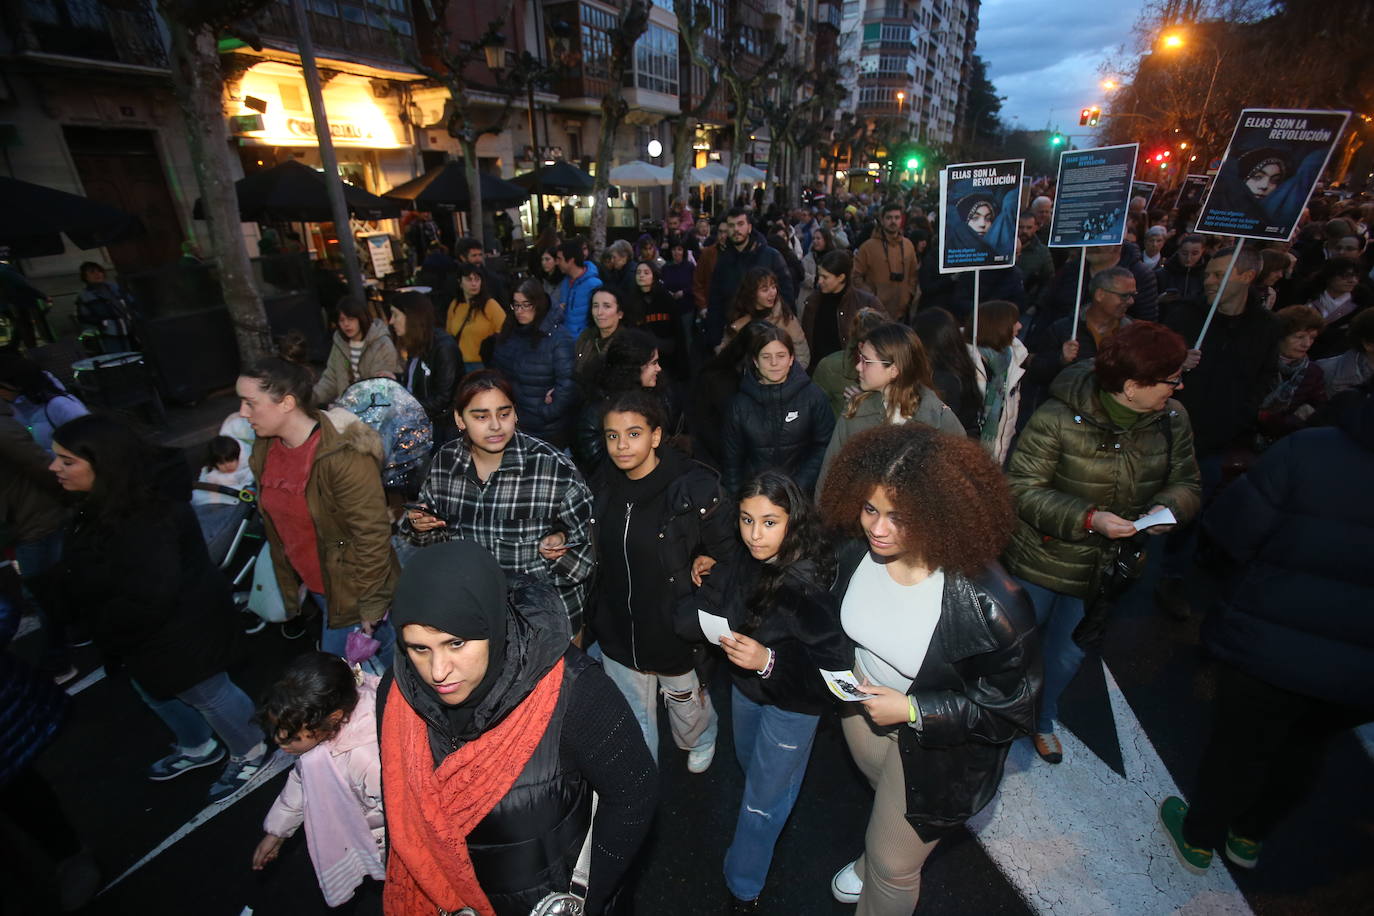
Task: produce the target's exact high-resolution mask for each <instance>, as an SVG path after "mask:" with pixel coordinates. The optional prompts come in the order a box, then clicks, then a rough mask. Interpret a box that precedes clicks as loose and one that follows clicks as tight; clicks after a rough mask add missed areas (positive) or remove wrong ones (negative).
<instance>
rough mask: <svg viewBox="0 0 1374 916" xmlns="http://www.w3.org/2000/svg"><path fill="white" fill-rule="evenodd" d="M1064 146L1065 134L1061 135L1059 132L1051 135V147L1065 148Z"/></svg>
mask: <svg viewBox="0 0 1374 916" xmlns="http://www.w3.org/2000/svg"><path fill="white" fill-rule="evenodd" d="M1063 145H1064V135H1063V134H1061V133H1059V132H1058V131H1056V132H1055V133H1052V134H1050V146H1063Z"/></svg>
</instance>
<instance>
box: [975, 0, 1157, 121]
mask: <svg viewBox="0 0 1374 916" xmlns="http://www.w3.org/2000/svg"><path fill="white" fill-rule="evenodd" d="M1106 11H1110V15H1108V16H1105V17H1104V16H1103V13H1104V12H1106ZM1135 16H1136V8H1135V6H1134V5H1125V6H1119V5H1115V4H1111V3H1104V2H1103V0H1057V2H1055V3H1053V4H1050V3H1033V4H1032V3H1027V2H1025V0H983V5H982V7H981V9H980V11H979V16H978V19H979V24H978V53H979V54H980V55H981V56H982V58H983V59H984V60H985V61H987V63H988V75H989V76H990V77H991V78H992V81H993V83H994V84H995V85H996V86H997V94H998V95H1004V96H1006V97H1007V100H1006V101H1005V102H1003V103H1002V119H1003V122H1004V123H1005V124H1007V125H1008V126H1011V127H1017V128H1022V129H1026V130H1041V129H1043V128H1044V127H1045V126H1046V122H1047V121H1048V122H1050V125H1051V126H1056V125H1057V126H1058V127H1059V128H1060V129H1062V130H1063V131H1064V132H1065V133H1075V132H1077V131H1078V130H1079V127H1078V111H1079V109H1081V108H1083V107H1085V106H1088V105H1091V104H1093V103H1094V102H1097V103H1101V102H1102V101H1103V96H1104V93H1103V91H1102V89H1101V88H1100V87H1099V85H1098V84H1099V82H1100V81H1101V79H1102V77H1101V76H1100V75H1099V73H1098V69H1097V68H1098V64H1099V63H1100V62H1101V61H1102V60H1104V59H1105V58H1107V57H1108V56H1110V55H1111V54H1112V53H1113V52H1114V51H1115V50H1116V49H1117V47H1118V46H1119V45H1121V44H1122V43H1123V42H1127V41H1129V40H1130V38H1131V26H1132V25H1133V24H1134V22H1135ZM1016 117H1019V118H1020V120H1019V121H1018V120H1013V119H1014V118H1016Z"/></svg>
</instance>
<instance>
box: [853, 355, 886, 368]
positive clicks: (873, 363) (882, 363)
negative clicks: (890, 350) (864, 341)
mask: <svg viewBox="0 0 1374 916" xmlns="http://www.w3.org/2000/svg"><path fill="white" fill-rule="evenodd" d="M859 362H860V363H862V364H863V365H865V366H891V365H892V360H890V359H864V358H863V357H862V356H860V357H859Z"/></svg>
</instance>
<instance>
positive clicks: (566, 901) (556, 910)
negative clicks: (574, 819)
mask: <svg viewBox="0 0 1374 916" xmlns="http://www.w3.org/2000/svg"><path fill="white" fill-rule="evenodd" d="M596 802H597V795H596V793H595V792H593V793H592V817H591V820H590V822H588V824H587V837H586V839H584V840H583V841H582V851H581V852H579V853H578V854H577V864H576V865H575V866H573V873H572V883H571V886H570V887H569V888H568V890H566V891H553V892H552V893H550V894H549V895H547V896H546V897H545V898H544V899H543V900H540V901H539V902H538V903H536V904H535V905H534V909H532V910H530V916H584V914H585V913H586V912H587V887H588V883H587V882H588V881H589V880H590V873H591V866H592V826H593V825H594V824H595V823H596Z"/></svg>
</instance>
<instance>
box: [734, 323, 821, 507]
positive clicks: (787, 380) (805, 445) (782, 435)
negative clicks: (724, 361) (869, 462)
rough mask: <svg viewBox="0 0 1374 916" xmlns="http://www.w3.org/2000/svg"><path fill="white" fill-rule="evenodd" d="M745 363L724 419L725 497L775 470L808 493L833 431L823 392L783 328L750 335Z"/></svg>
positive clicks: (814, 483)
mask: <svg viewBox="0 0 1374 916" xmlns="http://www.w3.org/2000/svg"><path fill="white" fill-rule="evenodd" d="M749 360H750V368H749V369H747V370H745V372H744V377H743V378H742V380H741V381H740V389H739V392H738V393H737V394H736V395H735V396H734V398H733V399H732V400H731V402H730V409H729V412H728V413H727V414H726V416H725V430H724V435H723V437H722V452H723V455H722V458H723V466H722V468H721V473H722V476H723V477H724V482H725V489H726V492H734V491H736V490H737V489H738V488H739V487H740V486H741V485H742V484H743V483H744V481H746V480H748V479H749V478H751V477H753V476H754V475H756V474H758V473H759V472H761V471H765V470H768V469H774V470H780V471H783V472H784V473H786V474H788V475H789V476H791V478H792V479H793V480H795V481H796V482H797V486H799V487H801V488H802V491H803V492H805V493H810V492H812V491H814V490H815V489H816V478H817V477H818V476H819V474H820V470H821V459H822V456H824V454H825V447H826V443H828V442H829V441H830V434H831V431H832V430H833V429H834V428H835V416H834V414H832V413H831V412H830V403H829V401H827V400H826V397H825V392H823V391H821V390H820V389H819V388H817V387H816V384H815V383H814V382H812V381H811V379H810V378H808V377H807V375H806V371H805V370H804V369H802V367H801V365H800V363H798V361H797V359H796V352H795V350H794V349H793V342H792V337H791V335H789V334H788V333H787V332H786V331H784V330H782V329H781V328H778V327H775V326H773V325H771V324H764V326H763V327H762V328H761V329H760V330H759V332H758V333H757V334H755V335H754V340H753V342H752V344H751V346H750V352H749Z"/></svg>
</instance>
